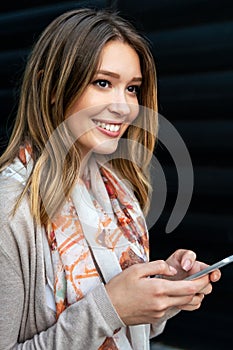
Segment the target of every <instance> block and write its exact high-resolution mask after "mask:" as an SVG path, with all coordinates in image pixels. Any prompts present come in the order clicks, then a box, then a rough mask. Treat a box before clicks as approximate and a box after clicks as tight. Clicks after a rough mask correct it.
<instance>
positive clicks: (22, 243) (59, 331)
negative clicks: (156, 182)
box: [0, 175, 165, 350]
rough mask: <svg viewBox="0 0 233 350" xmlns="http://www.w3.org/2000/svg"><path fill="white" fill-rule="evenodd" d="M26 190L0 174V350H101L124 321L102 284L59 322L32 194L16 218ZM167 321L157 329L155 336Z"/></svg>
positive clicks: (42, 231)
mask: <svg viewBox="0 0 233 350" xmlns="http://www.w3.org/2000/svg"><path fill="white" fill-rule="evenodd" d="M21 191H22V184H21V183H20V182H18V181H17V180H13V179H10V178H4V177H3V176H1V175H0V296H1V302H0V350H8V349H25V350H29V349H36V350H38V349H43V350H45V349H46V350H64V349H69V350H79V349H80V350H81V349H87V350H92V349H93V350H97V349H98V347H99V346H100V345H101V344H102V343H103V342H104V340H105V338H106V337H111V336H112V335H113V333H114V331H115V330H116V329H118V328H120V327H125V325H124V323H123V322H122V320H121V319H120V317H119V316H118V314H117V312H116V310H115V309H114V307H113V305H112V303H111V301H110V299H109V297H108V295H107V293H106V289H105V287H104V285H103V284H100V285H99V286H97V287H96V288H94V289H93V290H92V291H91V292H89V293H88V294H87V295H86V296H85V298H83V299H82V300H80V301H79V302H77V303H74V304H72V305H71V306H69V307H68V308H67V309H66V310H65V311H64V312H62V314H61V315H60V317H59V318H58V320H56V317H55V312H54V311H53V310H52V309H50V308H49V307H48V305H47V302H46V295H45V285H46V283H47V280H46V269H45V259H44V248H43V236H44V234H45V232H44V230H43V228H42V227H39V226H37V225H35V223H34V221H33V218H32V216H31V214H30V209H29V203H28V200H27V198H24V199H23V201H22V202H21V204H20V206H19V208H18V210H17V211H16V213H15V215H14V216H12V210H13V207H14V205H15V202H16V198H17V196H18V195H19V193H20V192H21ZM164 324H165V322H163V323H162V324H158V325H157V326H156V327H152V332H151V336H155V335H158V334H160V333H161V332H162V330H163V328H164Z"/></svg>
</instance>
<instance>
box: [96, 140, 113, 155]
mask: <svg viewBox="0 0 233 350" xmlns="http://www.w3.org/2000/svg"><path fill="white" fill-rule="evenodd" d="M117 147H118V140H117V141H116V140H111V141H106V142H104V143H101V144H99V145H98V146H96V147H95V148H94V149H93V152H94V153H96V154H106V155H107V154H112V153H114V152H115V151H116V150H117Z"/></svg>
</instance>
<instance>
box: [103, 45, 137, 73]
mask: <svg viewBox="0 0 233 350" xmlns="http://www.w3.org/2000/svg"><path fill="white" fill-rule="evenodd" d="M98 69H101V70H109V71H113V72H115V73H118V74H120V72H121V71H122V72H123V71H124V72H126V71H127V72H128V74H129V75H136V76H140V75H141V67H140V60H139V56H138V54H137V52H136V51H135V49H134V48H133V47H131V46H130V45H129V44H127V43H125V42H123V41H120V40H112V41H109V42H108V43H107V44H105V46H104V47H103V49H102V51H101V54H100V61H99V66H98Z"/></svg>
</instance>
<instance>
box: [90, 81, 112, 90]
mask: <svg viewBox="0 0 233 350" xmlns="http://www.w3.org/2000/svg"><path fill="white" fill-rule="evenodd" d="M93 84H94V85H96V86H99V87H101V88H103V89H106V88H108V87H109V86H110V82H109V81H108V80H103V79H98V80H95V81H94V82H93Z"/></svg>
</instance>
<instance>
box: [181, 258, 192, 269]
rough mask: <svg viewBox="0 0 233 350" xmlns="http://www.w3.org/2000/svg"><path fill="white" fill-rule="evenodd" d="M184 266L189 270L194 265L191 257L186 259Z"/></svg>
mask: <svg viewBox="0 0 233 350" xmlns="http://www.w3.org/2000/svg"><path fill="white" fill-rule="evenodd" d="M182 267H183V269H184V270H185V271H189V270H190V269H191V267H192V261H191V260H190V259H187V260H185V262H184V264H183V266H182Z"/></svg>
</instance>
